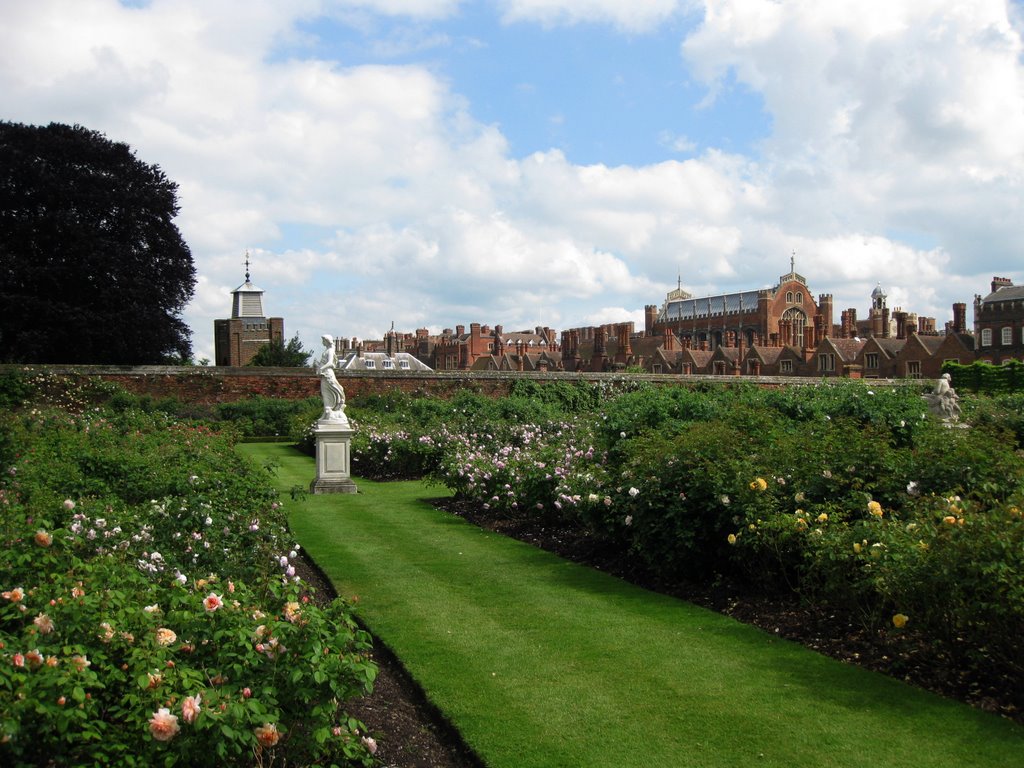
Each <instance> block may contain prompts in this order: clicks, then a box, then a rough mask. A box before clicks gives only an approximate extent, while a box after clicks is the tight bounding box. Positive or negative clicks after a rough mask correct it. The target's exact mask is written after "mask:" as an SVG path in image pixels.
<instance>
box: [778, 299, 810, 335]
mask: <svg viewBox="0 0 1024 768" xmlns="http://www.w3.org/2000/svg"><path fill="white" fill-rule="evenodd" d="M782 319H783V320H788V321H789V322H790V323H791V324H792V326H793V343H794V344H801V343H803V338H804V326H805V325H807V315H805V314H804V311H803V310H802V309H797V308H796V307H793V308H792V309H787V310H786V311H785V312H783V313H782Z"/></svg>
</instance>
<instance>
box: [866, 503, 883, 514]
mask: <svg viewBox="0 0 1024 768" xmlns="http://www.w3.org/2000/svg"><path fill="white" fill-rule="evenodd" d="M868 512H870V513H871V514H872V515H873V516H874V517H881V516H882V505H881V504H879V503H878V502H877V501H874V500H871V501H869V502H868Z"/></svg>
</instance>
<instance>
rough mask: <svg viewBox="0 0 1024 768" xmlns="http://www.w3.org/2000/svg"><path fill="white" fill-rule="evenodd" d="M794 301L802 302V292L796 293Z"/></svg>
mask: <svg viewBox="0 0 1024 768" xmlns="http://www.w3.org/2000/svg"><path fill="white" fill-rule="evenodd" d="M796 303H797V304H803V303H804V295H803V294H802V293H798V294H797V295H796Z"/></svg>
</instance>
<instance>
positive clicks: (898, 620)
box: [892, 613, 910, 629]
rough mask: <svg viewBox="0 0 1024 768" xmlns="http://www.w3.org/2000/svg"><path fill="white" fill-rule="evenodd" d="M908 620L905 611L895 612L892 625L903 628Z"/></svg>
mask: <svg viewBox="0 0 1024 768" xmlns="http://www.w3.org/2000/svg"><path fill="white" fill-rule="evenodd" d="M909 620H910V619H909V617H908V616H907V615H906V614H905V613H897V614H896V615H895V616H893V617H892V625H893V626H894V627H896V629H903V628H904V627H905V626H907V622H908V621H909Z"/></svg>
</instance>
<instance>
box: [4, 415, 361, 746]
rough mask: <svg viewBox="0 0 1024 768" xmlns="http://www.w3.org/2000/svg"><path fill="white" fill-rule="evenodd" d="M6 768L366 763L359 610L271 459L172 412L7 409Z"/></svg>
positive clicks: (5, 572)
mask: <svg viewBox="0 0 1024 768" xmlns="http://www.w3.org/2000/svg"><path fill="white" fill-rule="evenodd" d="M0 434H2V435H3V440H2V441H0V467H2V469H3V476H2V479H0V539H2V546H0V574H2V576H0V579H2V584H0V763H3V764H4V765H44V764H64V765H82V764H92V763H116V764H119V765H156V764H163V765H175V764H177V765H224V764H244V765H249V764H253V763H257V764H269V763H271V762H274V761H275V760H284V759H287V761H288V762H290V763H294V764H299V765H304V764H319V763H324V762H326V763H334V764H339V765H372V764H373V757H372V754H371V749H372V748H373V747H374V744H373V741H372V739H370V738H369V736H368V735H367V734H366V733H365V732H364V730H365V729H364V728H363V726H362V724H361V723H359V722H358V721H356V720H354V719H351V718H349V717H348V716H347V715H346V714H345V712H344V702H345V700H346V699H348V698H350V697H352V696H354V695H359V694H361V693H363V692H365V691H368V690H369V689H370V688H371V687H372V683H373V679H374V676H375V674H376V667H375V666H374V665H373V664H372V663H371V662H370V661H369V660H368V658H367V654H368V651H369V649H370V642H369V638H368V636H367V635H366V634H365V633H364V632H362V631H360V630H359V629H358V628H357V627H356V625H355V622H354V620H353V617H352V615H351V612H350V608H349V606H348V605H347V604H346V603H344V602H343V601H341V600H335V601H333V602H331V603H329V604H327V605H326V606H324V607H318V606H316V605H314V604H313V603H311V602H309V599H308V592H307V590H306V587H305V585H304V583H303V582H301V581H300V580H299V579H298V577H297V576H295V569H294V562H293V561H294V560H295V558H296V557H297V555H298V552H297V547H296V546H295V545H294V543H293V542H292V540H291V537H290V535H289V533H288V529H287V526H286V518H285V512H284V509H283V507H282V505H281V503H280V502H279V501H278V499H277V498H276V494H275V493H274V492H273V491H271V490H270V489H269V485H268V484H267V483H266V482H265V479H264V478H263V477H261V476H260V470H254V469H253V468H251V467H249V466H247V465H246V464H244V463H243V462H242V461H241V460H240V459H239V457H238V456H237V455H236V454H235V452H234V451H233V448H232V445H231V442H230V441H229V440H228V439H227V438H225V437H224V436H222V435H219V434H216V433H214V432H213V431H212V430H211V429H209V428H208V427H205V426H202V425H199V424H189V423H180V422H177V421H175V420H173V419H171V418H170V417H167V416H165V415H164V414H162V413H159V412H157V413H152V414H147V413H142V412H138V411H134V410H125V411H121V412H111V411H107V410H99V409H90V410H85V411H83V412H81V413H72V412H70V411H67V410H63V409H56V408H50V407H46V408H43V409H39V410H36V409H25V410H21V411H19V412H16V413H13V414H11V413H8V414H4V415H2V416H0Z"/></svg>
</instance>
